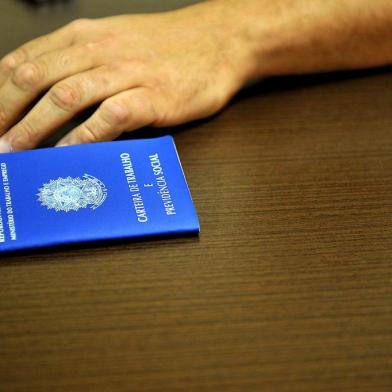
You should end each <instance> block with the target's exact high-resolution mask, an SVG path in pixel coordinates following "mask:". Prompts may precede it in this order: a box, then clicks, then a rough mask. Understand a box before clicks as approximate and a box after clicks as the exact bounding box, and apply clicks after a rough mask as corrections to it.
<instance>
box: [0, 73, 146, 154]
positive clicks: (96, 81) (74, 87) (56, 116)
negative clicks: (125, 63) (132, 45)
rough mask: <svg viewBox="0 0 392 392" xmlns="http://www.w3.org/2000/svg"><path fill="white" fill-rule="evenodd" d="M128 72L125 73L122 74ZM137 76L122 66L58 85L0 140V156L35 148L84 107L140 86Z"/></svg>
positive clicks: (88, 74) (83, 75) (75, 78)
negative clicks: (8, 152)
mask: <svg viewBox="0 0 392 392" xmlns="http://www.w3.org/2000/svg"><path fill="white" fill-rule="evenodd" d="M126 69H127V72H125V70H126ZM139 83H140V76H139V75H138V73H137V72H136V71H135V72H132V73H131V72H129V69H128V67H127V68H121V66H119V67H117V68H114V67H111V68H109V67H99V68H95V69H93V70H90V71H87V72H84V73H81V74H78V75H75V76H72V77H70V78H67V79H65V80H63V81H61V82H59V83H57V84H56V85H55V86H53V88H52V89H51V90H49V91H48V93H47V94H46V95H45V96H44V97H43V98H42V99H41V100H40V101H39V102H38V103H37V105H36V106H35V107H34V108H33V109H32V110H31V111H30V112H29V113H28V114H27V115H26V116H25V117H24V118H23V119H22V120H21V121H20V122H19V123H18V124H16V125H15V126H14V127H13V128H12V129H10V130H9V131H8V132H7V133H5V134H4V135H3V136H2V137H1V138H0V146H2V147H0V152H6V151H7V150H8V151H19V150H25V149H29V148H33V147H35V146H37V145H38V144H39V143H41V142H42V141H44V140H45V139H46V138H47V137H49V136H50V135H52V134H53V133H54V132H55V131H56V129H58V128H59V127H60V126H61V125H63V124H65V123H66V122H67V121H69V120H70V119H71V118H73V117H74V116H75V115H76V114H77V113H79V112H80V111H82V110H83V109H86V108H87V107H89V106H91V105H94V104H97V103H99V102H102V101H103V100H104V99H106V98H107V97H110V96H112V95H114V94H117V93H118V92H120V91H123V90H125V89H128V88H131V87H134V86H136V85H139Z"/></svg>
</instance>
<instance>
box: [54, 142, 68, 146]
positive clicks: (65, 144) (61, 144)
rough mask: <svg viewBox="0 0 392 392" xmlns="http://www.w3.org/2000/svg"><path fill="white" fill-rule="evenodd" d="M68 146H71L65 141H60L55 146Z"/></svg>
mask: <svg viewBox="0 0 392 392" xmlns="http://www.w3.org/2000/svg"><path fill="white" fill-rule="evenodd" d="M67 146H69V144H67V143H63V142H61V143H58V144H56V145H55V147H67Z"/></svg>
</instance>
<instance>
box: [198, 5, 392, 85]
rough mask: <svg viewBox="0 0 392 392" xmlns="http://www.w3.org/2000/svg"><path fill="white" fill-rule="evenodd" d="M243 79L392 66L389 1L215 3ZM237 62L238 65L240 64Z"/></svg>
mask: <svg viewBox="0 0 392 392" xmlns="http://www.w3.org/2000/svg"><path fill="white" fill-rule="evenodd" d="M204 4H205V6H207V5H208V6H211V7H213V8H214V9H215V10H214V11H213V12H215V13H217V14H218V15H220V18H221V26H222V29H223V30H224V32H225V35H226V37H227V42H231V45H232V51H231V54H229V58H230V57H234V58H232V59H231V60H230V61H233V64H234V65H236V66H238V72H241V71H240V68H241V67H242V70H243V71H242V72H243V74H242V75H241V77H242V78H243V79H244V80H245V81H249V80H254V79H257V78H262V77H267V76H274V75H285V74H299V73H310V72H324V71H332V70H340V69H356V68H366V67H373V66H380V65H386V64H389V63H392V2H391V0H345V1H343V0H274V1H271V0H215V1H210V2H207V3H204ZM237 59H238V62H237V63H236V60H237Z"/></svg>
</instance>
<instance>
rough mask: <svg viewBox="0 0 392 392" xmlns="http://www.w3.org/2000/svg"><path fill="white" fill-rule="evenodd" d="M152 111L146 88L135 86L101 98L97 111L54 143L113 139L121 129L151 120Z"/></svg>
mask: <svg viewBox="0 0 392 392" xmlns="http://www.w3.org/2000/svg"><path fill="white" fill-rule="evenodd" d="M155 120H156V111H155V108H154V105H153V101H152V99H151V96H150V94H149V90H148V89H147V88H144V87H138V88H135V89H131V90H128V91H124V92H121V93H119V94H117V95H115V96H113V97H111V98H109V99H107V100H106V101H104V102H103V103H102V104H101V106H100V107H99V108H98V109H97V111H96V112H95V113H94V114H93V115H92V116H91V117H90V118H89V119H88V120H87V121H85V122H84V123H83V124H81V125H80V126H79V127H77V128H75V129H74V130H73V131H71V132H70V133H69V134H68V135H66V136H65V137H64V138H63V139H61V140H60V141H59V142H58V143H57V146H67V145H72V144H81V143H95V142H102V141H108V140H113V139H115V138H116V137H118V136H120V135H121V133H123V132H124V131H132V130H135V129H138V128H142V127H145V126H147V125H150V124H152V123H153V122H154V121H155Z"/></svg>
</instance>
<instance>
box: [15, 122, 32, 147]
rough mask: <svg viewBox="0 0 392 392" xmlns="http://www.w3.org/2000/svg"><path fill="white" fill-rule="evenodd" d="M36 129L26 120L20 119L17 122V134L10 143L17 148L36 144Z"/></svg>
mask: <svg viewBox="0 0 392 392" xmlns="http://www.w3.org/2000/svg"><path fill="white" fill-rule="evenodd" d="M37 137H38V135H37V131H36V130H35V128H34V127H33V126H32V125H31V124H30V123H29V122H27V121H22V122H20V123H19V124H18V128H17V135H16V136H15V138H14V140H13V142H12V145H13V146H16V147H18V148H24V147H28V146H33V145H35V144H36V140H37Z"/></svg>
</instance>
